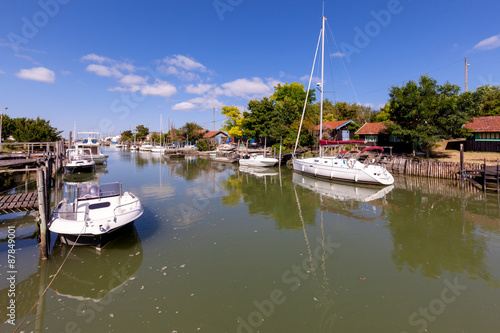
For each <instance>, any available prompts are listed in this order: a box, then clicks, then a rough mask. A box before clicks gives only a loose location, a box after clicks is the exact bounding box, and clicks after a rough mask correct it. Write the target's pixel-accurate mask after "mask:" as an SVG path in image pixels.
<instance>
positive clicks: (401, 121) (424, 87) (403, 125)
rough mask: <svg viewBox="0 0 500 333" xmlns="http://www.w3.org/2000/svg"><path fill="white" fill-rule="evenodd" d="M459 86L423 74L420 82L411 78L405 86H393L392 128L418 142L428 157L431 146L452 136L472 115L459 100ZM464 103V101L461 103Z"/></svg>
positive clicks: (458, 131) (409, 139)
mask: <svg viewBox="0 0 500 333" xmlns="http://www.w3.org/2000/svg"><path fill="white" fill-rule="evenodd" d="M459 91H460V88H459V87H458V86H457V85H453V84H450V83H448V82H447V83H445V84H444V85H438V84H437V81H436V80H434V79H433V78H431V77H429V76H427V75H424V76H421V77H420V79H419V81H418V84H417V83H416V82H414V81H409V82H408V83H407V84H406V85H405V86H403V87H396V86H393V87H391V89H390V92H389V96H390V101H389V105H390V110H389V115H390V120H391V121H392V122H393V123H390V124H387V128H388V129H389V131H390V132H391V133H392V134H394V135H397V136H399V137H401V138H402V139H403V140H404V141H406V142H409V143H417V144H418V146H419V147H420V149H422V151H424V152H425V153H426V154H427V156H429V153H430V149H431V148H432V146H433V145H434V144H435V143H436V142H438V141H440V140H442V139H448V138H450V137H451V136H453V135H456V134H461V133H463V130H462V129H461V127H462V126H463V124H465V123H466V122H468V121H469V120H470V118H471V109H470V107H469V106H467V103H465V99H464V101H461V100H460V97H459ZM461 102H463V103H461Z"/></svg>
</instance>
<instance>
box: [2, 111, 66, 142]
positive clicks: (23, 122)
mask: <svg viewBox="0 0 500 333" xmlns="http://www.w3.org/2000/svg"><path fill="white" fill-rule="evenodd" d="M3 121H7V122H8V123H7V124H6V127H3V124H2V130H3V129H4V128H5V129H6V130H7V131H8V132H7V133H5V134H4V132H3V131H2V136H3V137H4V138H5V137H8V136H9V135H12V136H13V137H14V139H15V140H16V141H19V142H53V141H58V140H61V137H60V136H59V135H60V134H61V133H62V131H58V130H57V128H55V127H52V126H51V125H50V121H48V120H45V119H41V118H39V117H37V118H36V119H31V118H11V119H7V120H6V117H5V116H4V118H3ZM3 121H2V122H3Z"/></svg>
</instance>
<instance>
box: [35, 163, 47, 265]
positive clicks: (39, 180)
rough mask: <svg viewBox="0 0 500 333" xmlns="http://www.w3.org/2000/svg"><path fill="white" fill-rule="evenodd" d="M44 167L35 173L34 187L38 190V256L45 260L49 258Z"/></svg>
mask: <svg viewBox="0 0 500 333" xmlns="http://www.w3.org/2000/svg"><path fill="white" fill-rule="evenodd" d="M45 173H46V170H45V167H40V168H38V170H37V172H36V185H37V189H38V212H39V215H40V222H39V226H40V228H39V229H40V243H39V244H38V247H39V248H40V254H41V255H42V259H44V260H46V259H48V258H49V251H48V244H47V216H48V214H47V205H46V196H47V195H46V185H47V184H46V177H45Z"/></svg>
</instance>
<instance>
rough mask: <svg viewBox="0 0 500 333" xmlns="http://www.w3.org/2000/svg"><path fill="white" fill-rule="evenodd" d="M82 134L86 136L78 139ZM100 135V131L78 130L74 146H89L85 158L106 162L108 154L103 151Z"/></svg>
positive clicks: (76, 147) (96, 161)
mask: <svg viewBox="0 0 500 333" xmlns="http://www.w3.org/2000/svg"><path fill="white" fill-rule="evenodd" d="M81 134H83V135H84V137H83V138H82V139H78V137H79V136H80V135H81ZM98 136H99V132H78V133H77V140H76V142H75V147H74V148H75V149H80V148H88V149H89V150H85V154H84V155H83V158H86V159H92V160H93V161H94V162H95V163H96V164H104V163H105V162H106V161H107V159H108V155H104V154H103V153H102V152H101V145H100V144H99V140H98Z"/></svg>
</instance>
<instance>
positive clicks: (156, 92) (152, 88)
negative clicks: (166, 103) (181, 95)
mask: <svg viewBox="0 0 500 333" xmlns="http://www.w3.org/2000/svg"><path fill="white" fill-rule="evenodd" d="M176 93H177V88H175V86H173V85H171V84H170V83H168V82H165V81H156V83H155V84H153V85H147V86H144V87H142V89H141V94H143V95H149V96H162V97H170V96H172V95H174V94H176Z"/></svg>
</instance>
